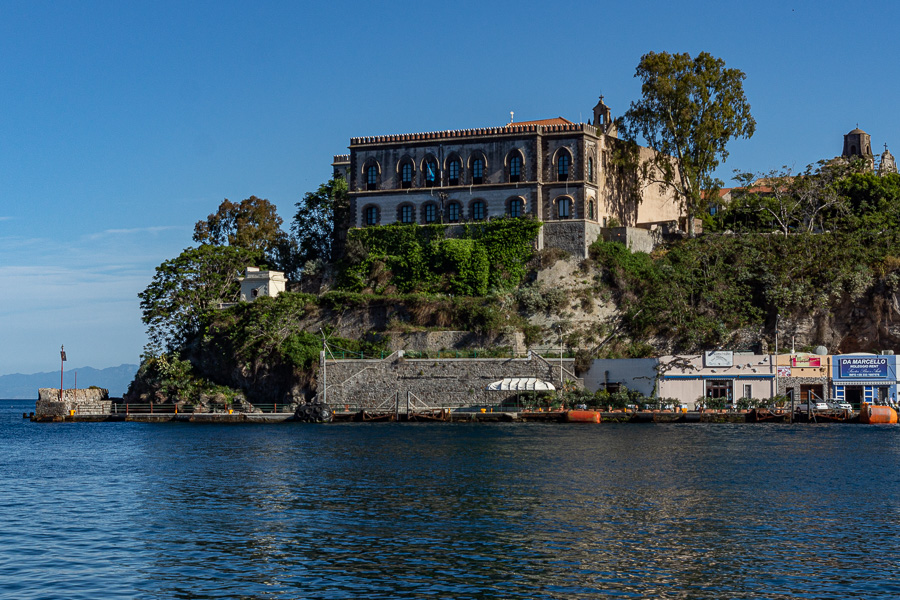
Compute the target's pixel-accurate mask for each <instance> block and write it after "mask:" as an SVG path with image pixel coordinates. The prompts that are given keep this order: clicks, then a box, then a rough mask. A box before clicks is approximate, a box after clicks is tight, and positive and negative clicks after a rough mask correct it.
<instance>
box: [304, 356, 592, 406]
mask: <svg viewBox="0 0 900 600" xmlns="http://www.w3.org/2000/svg"><path fill="white" fill-rule="evenodd" d="M573 363H574V361H573V360H572V359H564V360H563V378H564V379H566V380H572V381H574V382H575V384H576V385H577V386H579V387H582V386H583V381H582V380H581V379H579V378H577V377H576V376H575V375H574V373H573V372H572V371H573V368H574V364H573ZM326 375H327V380H328V391H327V394H326V398H325V399H326V401H327V402H328V404H331V405H333V406H336V407H338V408H341V407H346V408H347V409H349V410H361V409H366V410H375V409H378V408H381V409H382V410H386V411H390V410H394V406H395V402H396V400H397V398H399V402H400V406H401V412H406V406H407V392H410V393H411V396H410V398H411V399H412V402H413V404H414V407H419V408H424V407H430V408H457V407H461V406H470V405H476V406H478V405H497V404H499V403H501V402H502V401H504V400H506V399H508V398H510V397H515V395H516V394H515V392H488V391H486V390H485V388H486V387H487V386H488V384H490V383H492V382H494V381H499V380H501V379H504V378H506V377H535V378H538V379H542V380H544V381H549V382H551V383H553V384H554V385H555V386H557V387H559V380H560V364H559V361H558V360H556V361H552V360H551V361H549V362H548V361H547V360H545V359H543V358H541V357H539V356H537V355H532V356H531V357H530V358H460V359H406V358H404V357H403V356H402V353H400V352H398V353H395V354H392V355H391V356H389V357H388V358H385V359H384V360H336V361H335V360H329V361H327V362H326ZM320 386H321V373H320ZM321 393H322V392H321V389H320V391H319V394H321Z"/></svg>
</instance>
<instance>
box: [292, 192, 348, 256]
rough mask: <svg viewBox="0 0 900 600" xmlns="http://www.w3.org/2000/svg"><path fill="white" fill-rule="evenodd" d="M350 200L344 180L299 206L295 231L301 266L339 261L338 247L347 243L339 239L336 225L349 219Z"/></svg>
mask: <svg viewBox="0 0 900 600" xmlns="http://www.w3.org/2000/svg"><path fill="white" fill-rule="evenodd" d="M348 198H349V196H348V194H347V182H346V181H344V178H343V177H335V178H334V179H331V180H329V181H328V182H326V183H323V184H322V185H320V186H319V189H317V190H316V191H315V192H307V193H306V195H304V196H303V199H302V200H301V201H300V202H298V203H297V213H296V214H295V215H294V220H293V222H292V223H291V231H292V232H293V234H294V236H295V238H296V242H297V258H298V262H299V264H300V265H301V266H302V265H304V264H305V263H306V262H308V261H313V260H321V261H324V262H329V261H331V260H332V259H335V258H338V257H339V256H338V255H339V254H340V252H339V250H338V248H337V246H339V245H340V244H341V243H342V241H343V240H340V239H336V229H335V224H336V223H337V224H341V223H342V222H343V221H344V220H345V219H346V211H347V208H348V206H349V199H348ZM339 229H340V228H339ZM343 230H346V227H343Z"/></svg>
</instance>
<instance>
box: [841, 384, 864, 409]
mask: <svg viewBox="0 0 900 600" xmlns="http://www.w3.org/2000/svg"><path fill="white" fill-rule="evenodd" d="M844 400H845V401H847V402H849V403H850V404H851V405H852V406H853V408H855V409H859V403H860V402H862V388H861V387H860V386H858V385H848V386H846V387H844Z"/></svg>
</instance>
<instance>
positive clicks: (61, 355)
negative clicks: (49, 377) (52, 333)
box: [59, 346, 66, 402]
mask: <svg viewBox="0 0 900 600" xmlns="http://www.w3.org/2000/svg"><path fill="white" fill-rule="evenodd" d="M65 362H66V347H65V346H60V347H59V401H60V402H62V393H63V364H64V363H65Z"/></svg>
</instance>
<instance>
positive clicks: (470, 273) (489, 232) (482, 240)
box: [340, 218, 541, 296]
mask: <svg viewBox="0 0 900 600" xmlns="http://www.w3.org/2000/svg"><path fill="white" fill-rule="evenodd" d="M540 228H541V223H540V222H539V221H535V220H533V219H528V218H520V219H506V218H504V219H492V220H490V221H484V222H479V223H470V224H465V225H424V226H422V225H401V224H397V225H387V226H382V227H366V228H363V229H353V230H351V231H350V232H349V234H348V242H347V256H346V257H345V258H344V260H343V262H342V268H341V280H340V286H341V288H343V289H345V290H348V291H361V290H366V289H367V290H369V291H372V292H375V293H378V294H381V293H385V292H389V293H401V294H404V293H410V292H425V293H436V292H443V293H449V294H453V295H459V296H484V295H486V294H487V293H488V290H494V291H500V290H510V289H514V288H516V287H517V286H518V285H519V284H520V283H522V280H523V279H524V277H525V272H526V269H525V264H526V263H527V262H528V259H529V258H530V257H531V254H532V252H533V247H534V240H535V237H536V236H537V234H538V232H539V231H540ZM450 229H453V230H454V231H453V237H449V236H448V230H450Z"/></svg>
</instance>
